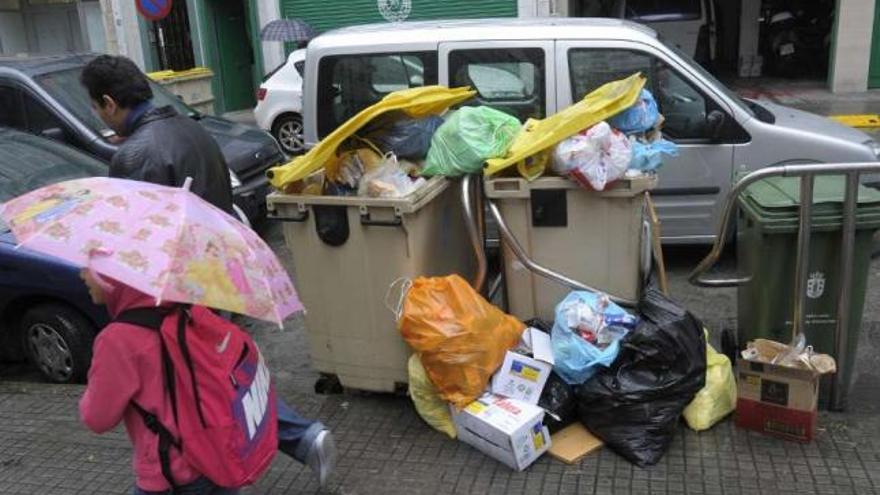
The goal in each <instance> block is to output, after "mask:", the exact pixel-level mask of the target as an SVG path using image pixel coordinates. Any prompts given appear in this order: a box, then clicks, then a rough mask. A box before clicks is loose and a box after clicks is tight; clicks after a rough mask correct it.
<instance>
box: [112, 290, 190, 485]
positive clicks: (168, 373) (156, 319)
mask: <svg viewBox="0 0 880 495" xmlns="http://www.w3.org/2000/svg"><path fill="white" fill-rule="evenodd" d="M172 311H173V310H171V309H169V308H156V307H148V308H133V309H129V310H126V311H124V312H122V313H121V314H119V315H118V316H117V317H116V318H115V319H114V320H113V321H114V322H115V323H127V324H129V325H135V326H139V327H141V328H146V329H148V330H153V331H155V332H158V331H160V330H161V328H162V323H163V322H164V321H165V318H166V317H167V316H168V315H170V314H171V313H172ZM181 320H182V318H181ZM159 348H160V350H161V353H162V380H163V382H164V384H165V390H167V391H168V395H169V398H170V399H171V410H172V412H173V413H174V422H175V423H177V391H176V390H177V389H176V387H175V384H174V363H173V362H172V361H171V356H170V355H169V354H168V349H166V348H165V342H164V341H163V340H162V336H161V335H160V336H159ZM131 405H132V406H133V407H134V408H135V410H136V411H137V412H138V413H139V414H140V415H141V418H142V419H143V420H144V426H146V427H147V429H148V430H150V431H151V432H153V433H155V434H156V435H157V436H158V437H159V445H158V451H159V464H160V466H161V468H162V476H164V477H165V480H166V481H167V482H168V484H169V485H171V488H172V490H176V489H177V488H178V485H177V483H176V482H175V481H174V475H173V473H172V472H171V447H172V446H173V447H176V448H177V450H179V451H183V448H182V444H181V442H180V441H179V440H177V439H175V438H174V435H172V434H171V432H170V431H169V430H168V428H166V427H165V425H163V424H162V422H161V421H159V418H158V417H157V416H156V415H155V414H153V413H151V412H149V411H147V410H146V409H144V408H143V407H141V405H140V404H138V403H137V402H135V401H131Z"/></svg>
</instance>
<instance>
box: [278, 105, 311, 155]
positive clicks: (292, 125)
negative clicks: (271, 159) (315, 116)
mask: <svg viewBox="0 0 880 495" xmlns="http://www.w3.org/2000/svg"><path fill="white" fill-rule="evenodd" d="M272 135H273V136H275V139H277V140H278V143H279V144H280V145H281V149H282V150H284V152H285V153H287V154H289V155H299V154H302V152H303V151H305V143H304V141H303V139H304V138H303V121H302V117H300V116H299V115H297V114H295V113H288V114H284V115H282V116H280V117H278V118H277V119H275V123H274V124H272Z"/></svg>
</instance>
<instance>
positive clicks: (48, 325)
mask: <svg viewBox="0 0 880 495" xmlns="http://www.w3.org/2000/svg"><path fill="white" fill-rule="evenodd" d="M21 332H22V336H23V338H24V346H25V349H26V352H27V354H28V358H29V359H30V360H31V362H32V363H34V364H36V365H37V367H38V368H39V370H40V372H41V373H42V374H43V376H45V377H46V378H47V379H48V380H49V381H52V382H55V383H79V382H82V381H84V380H85V378H86V374H87V372H88V370H89V365H90V364H91V361H92V342H93V341H94V338H95V333H96V332H95V327H94V325H93V324H92V323H91V322H89V320H87V319H86V318H85V317H83V316H82V315H81V314H79V313H78V312H77V311H76V310H74V309H72V308H70V307H68V306H64V305H61V304H42V305H40V306H35V307H33V308H31V309H29V310H28V311H27V312H26V313H25V314H24V317H23V318H22V319H21Z"/></svg>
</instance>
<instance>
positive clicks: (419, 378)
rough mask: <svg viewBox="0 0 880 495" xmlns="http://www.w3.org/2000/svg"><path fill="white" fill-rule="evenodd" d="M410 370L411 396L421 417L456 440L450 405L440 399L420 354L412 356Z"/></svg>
mask: <svg viewBox="0 0 880 495" xmlns="http://www.w3.org/2000/svg"><path fill="white" fill-rule="evenodd" d="M408 368H409V396H410V398H411V399H412V401H413V404H414V405H415V406H416V411H417V412H418V413H419V416H421V417H422V419H424V420H425V423H428V424H429V425H430V426H431V427H432V428H434V429H435V430H437V431H439V432H442V433H445V434H447V435H448V436H449V438H455V437H456V432H455V423H453V422H452V414H450V412H449V405H448V404H447V403H446V402H445V401H444V400H443V399H442V398H440V394H439V393H438V392H437V387H435V386H434V384H433V383H431V379H430V378H428V373H427V372H425V368H424V366H422V361H421V360H419V356H418V354H413V355H412V356H410V358H409V366H408Z"/></svg>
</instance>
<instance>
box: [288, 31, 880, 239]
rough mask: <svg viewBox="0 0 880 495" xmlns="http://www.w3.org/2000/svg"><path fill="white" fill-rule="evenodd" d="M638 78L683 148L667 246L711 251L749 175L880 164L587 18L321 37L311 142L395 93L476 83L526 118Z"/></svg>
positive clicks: (481, 100) (834, 131)
mask: <svg viewBox="0 0 880 495" xmlns="http://www.w3.org/2000/svg"><path fill="white" fill-rule="evenodd" d="M637 71H641V72H642V73H643V74H645V75H646V76H647V77H648V86H647V87H648V88H649V89H651V91H652V92H653V93H654V95H655V97H656V98H657V101H658V103H659V105H660V109H661V112H662V113H663V115H664V116H665V117H666V123H665V124H664V127H663V132H664V134H665V136H666V138H667V139H670V140H672V141H674V142H675V143H677V144H678V146H679V149H680V154H679V156H678V157H677V158H669V159H667V160H666V162H665V165H664V166H663V168H662V169H661V170H660V183H659V185H658V189H656V190H655V191H654V197H655V200H656V203H657V207H658V211H659V213H660V217H661V220H662V222H663V236H664V240H665V241H666V242H672V243H704V242H710V241H711V240H712V239H713V238H714V230H715V226H716V223H717V222H718V221H719V218H720V213H721V212H720V209H721V206H722V205H721V203H722V201H721V200H722V199H723V198H724V196H725V194H726V193H727V192H728V191H729V190H730V186H731V183H732V181H733V179H734V176H735V175H736V174H738V173H739V172H743V171H751V170H755V169H758V168H761V167H766V166H770V165H779V164H786V163H820V162H848V161H849V162H855V161H875V160H878V158H880V145H878V144H877V143H876V142H875V141H873V140H872V139H871V138H870V137H869V136H868V135H866V134H864V133H862V132H860V131H857V130H855V129H852V128H849V127H845V126H842V125H840V124H837V123H836V122H833V121H831V120H828V119H826V118H823V117H820V116H817V115H813V114H810V113H806V112H802V111H799V110H794V109H791V108H787V107H783V106H780V105H775V104H771V103H766V102H755V101H750V100H744V99H742V98H740V97H738V96H737V95H735V94H734V93H733V92H732V91H730V90H729V89H728V88H726V87H725V86H724V85H723V84H722V83H720V82H719V81H718V80H716V79H715V78H714V77H713V76H712V75H711V74H709V73H708V72H706V71H705V70H704V69H703V68H701V67H700V66H699V65H698V64H696V63H695V62H694V61H693V60H692V58H691V57H690V56H689V55H686V54H684V53H683V52H681V51H680V50H678V49H677V48H675V47H673V46H670V45H667V44H665V43H664V42H663V41H661V40H660V39H658V36H657V34H656V33H655V32H654V31H653V30H652V29H650V28H648V27H645V26H642V25H639V24H635V23H632V22H629V21H622V20H616V19H589V18H588V19H584V18H580V19H573V18H572V19H559V18H548V19H488V20H460V21H431V22H412V23H403V24H396V25H395V24H376V25H366V26H356V27H349V28H344V29H340V30H336V31H332V32H329V33H326V34H323V35H321V36H319V37H317V38H315V39H314V40H312V41H311V43H310V44H309V47H308V54H307V56H306V69H305V73H306V77H305V88H304V96H303V99H304V102H303V104H304V105H303V106H304V118H305V138H306V141H307V143H314V142H316V141H317V140H318V139H320V138H321V137H323V136H326V135H327V134H328V133H329V132H331V131H332V130H333V129H335V128H336V127H337V126H338V125H340V124H342V123H343V122H345V120H347V119H348V118H349V117H351V116H353V115H354V114H355V113H357V112H358V111H360V110H361V109H363V108H364V107H366V106H368V105H371V104H373V103H375V102H377V101H378V100H380V99H381V98H382V97H384V96H385V95H386V94H388V93H389V92H391V91H394V90H397V89H403V88H408V87H416V86H422V85H432V84H440V85H444V86H453V87H454V86H472V87H474V88H475V89H476V90H477V92H478V95H477V97H476V98H475V99H474V100H472V101H470V102H467V103H466V104H467V105H474V104H475V105H489V106H492V107H495V108H497V109H500V110H503V111H505V112H508V113H510V114H512V115H515V116H517V117H519V118H520V120H522V121H525V120H526V119H527V118H543V117H546V116H547V115H550V114H553V113H554V112H556V111H557V110H561V109H563V108H566V107H568V106H569V105H571V104H572V102H574V101H577V100H579V99H581V98H583V96H584V95H586V94H587V93H589V92H590V91H592V90H594V89H596V88H597V87H599V86H600V85H602V84H604V83H606V82H608V81H611V80H615V79H620V78H622V77H625V76H628V75H630V74H632V73H634V72H637Z"/></svg>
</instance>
